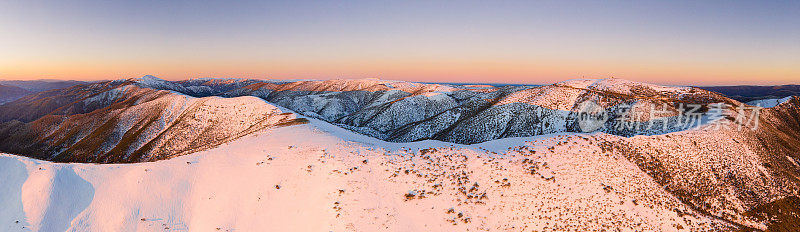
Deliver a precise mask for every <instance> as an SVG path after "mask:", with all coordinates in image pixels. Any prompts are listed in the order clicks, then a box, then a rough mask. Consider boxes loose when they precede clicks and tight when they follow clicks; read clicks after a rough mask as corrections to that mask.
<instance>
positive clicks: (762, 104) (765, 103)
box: [747, 96, 792, 108]
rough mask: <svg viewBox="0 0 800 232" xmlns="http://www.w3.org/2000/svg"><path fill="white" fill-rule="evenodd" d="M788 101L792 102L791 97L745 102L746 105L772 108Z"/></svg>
mask: <svg viewBox="0 0 800 232" xmlns="http://www.w3.org/2000/svg"><path fill="white" fill-rule="evenodd" d="M789 100H792V96H789V97H785V98H780V99H764V100H755V101H750V102H747V104H748V105H751V106H759V107H764V108H772V107H775V106H778V105H780V104H783V103H785V102H788V101H789Z"/></svg>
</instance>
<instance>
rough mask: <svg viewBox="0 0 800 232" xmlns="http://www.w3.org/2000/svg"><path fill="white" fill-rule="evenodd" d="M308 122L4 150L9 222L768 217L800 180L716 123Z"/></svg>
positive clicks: (707, 225)
mask: <svg viewBox="0 0 800 232" xmlns="http://www.w3.org/2000/svg"><path fill="white" fill-rule="evenodd" d="M310 120H311V121H310V122H311V123H309V124H301V125H295V126H290V127H280V128H273V129H267V130H262V131H260V132H258V133H255V134H251V135H248V136H245V137H243V138H241V139H238V140H235V141H231V142H228V143H227V144H224V145H221V146H219V147H216V148H213V149H209V150H205V151H201V152H198V153H194V154H190V155H185V156H180V157H176V158H172V159H169V160H162V161H157V162H150V163H137V164H103V165H95V164H59V163H50V162H46V161H38V160H33V159H29V158H23V157H19V156H14V155H0V175H3V176H4V177H5V178H4V182H3V186H4V188H0V202H1V203H2V204H3V205H4V206H7V207H5V208H2V209H0V228H2V230H5V231H26V230H34V231H37V230H38V231H62V230H67V231H162V230H171V231H217V230H219V231H264V230H266V231H320V230H325V231H467V230H470V231H474V230H493V231H494V230H511V231H517V230H525V231H528V230H537V231H565V230H580V231H587V230H603V229H605V230H630V231H709V230H710V231H725V230H733V229H737V228H738V229H742V228H744V229H766V228H767V225H774V224H773V223H776V222H775V221H770V220H767V219H758V218H757V217H753V216H749V215H751V214H748V212H750V210H751V209H754V208H757V207H759V206H770V205H769V203H770V202H773V201H780V200H785V199H789V200H791V199H793V198H791V196H792V195H793V194H797V192H796V191H797V189H798V188H797V183H796V182H793V181H791V180H787V179H785V177H786V176H785V175H784V174H781V171H780V169H779V168H777V167H779V166H780V165H783V164H781V163H786V164H788V165H797V164H796V163H795V164H792V163H791V162H789V161H788V160H787V161H784V162H769V163H771V164H773V165H775V166H767V165H765V163H764V162H766V161H764V160H763V158H765V157H761V156H759V155H760V151H755V150H751V149H753V148H752V147H749V146H748V145H747V144H746V143H748V142H746V141H749V139H748V138H746V136H745V135H736V134H727V133H723V134H718V135H715V134H714V133H712V131H711V130H710V129H709V128H710V127H711V126H713V125H707V126H705V127H703V128H699V129H696V130H691V131H686V132H679V133H671V134H668V135H659V136H635V137H630V138H626V137H619V136H613V135H609V134H605V133H592V134H569V133H567V134H564V133H561V134H551V135H545V136H536V137H518V138H506V139H500V140H495V141H489V142H484V143H478V144H473V145H460V144H453V143H447V142H441V141H432V140H427V141H419V142H413V143H391V142H385V141H382V140H378V139H375V138H371V137H367V136H363V135H360V134H356V133H354V132H351V131H348V130H345V129H342V128H339V127H336V126H334V125H331V124H328V123H326V122H324V121H320V120H316V119H310ZM732 140H735V141H740V142H742V144H736V143H734V142H732ZM726 144H727V145H733V144H736V145H735V146H733V147H724V146H723V145H726ZM787 157H796V155H793V156H787ZM786 159H788V158H786ZM784 168H792V167H784ZM794 168H800V166H796V167H794ZM795 170H797V169H795ZM784 171H785V170H784ZM793 191H794V192H793ZM751 194H757V197H754V198H748V197H749V196H753V195H751ZM761 202H765V203H761ZM758 212H761V211H758ZM773 213H774V212H771V211H769V213H765V214H764V215H768V217H767V218H777V217H776V216H775V214H773ZM770 215H771V216H770Z"/></svg>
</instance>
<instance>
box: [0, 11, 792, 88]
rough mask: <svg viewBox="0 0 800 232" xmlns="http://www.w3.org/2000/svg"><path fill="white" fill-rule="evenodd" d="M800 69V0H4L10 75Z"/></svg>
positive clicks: (515, 79)
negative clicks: (410, 0) (417, 0)
mask: <svg viewBox="0 0 800 232" xmlns="http://www.w3.org/2000/svg"><path fill="white" fill-rule="evenodd" d="M146 74H151V75H155V76H158V77H160V78H163V79H169V80H179V79H188V78H199V77H242V78H261V79H332V78H367V77H376V78H381V79H395V80H410V81H425V82H481V83H486V82H491V83H527V84H543V83H552V82H556V81H560V80H565V79H573V78H581V77H585V78H603V77H611V76H613V77H618V78H624V79H629V80H636V81H644V82H650V83H657V84H687V85H688V84H690V85H731V84H763V85H767V84H800V1H661V2H659V1H419V2H409V1H163V0H162V1H148V0H145V1H35V0H26V1H18V0H4V1H0V79H45V78H46V79H73V80H101V79H121V78H131V77H140V76H143V75H146Z"/></svg>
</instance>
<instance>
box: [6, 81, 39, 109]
mask: <svg viewBox="0 0 800 232" xmlns="http://www.w3.org/2000/svg"><path fill="white" fill-rule="evenodd" d="M31 93H33V92H31V91H28V90H26V89H23V88H20V87H16V86H10V85H2V84H0V104H3V103H6V102H10V101H14V100H17V99H19V98H21V97H23V96H25V95H28V94H31Z"/></svg>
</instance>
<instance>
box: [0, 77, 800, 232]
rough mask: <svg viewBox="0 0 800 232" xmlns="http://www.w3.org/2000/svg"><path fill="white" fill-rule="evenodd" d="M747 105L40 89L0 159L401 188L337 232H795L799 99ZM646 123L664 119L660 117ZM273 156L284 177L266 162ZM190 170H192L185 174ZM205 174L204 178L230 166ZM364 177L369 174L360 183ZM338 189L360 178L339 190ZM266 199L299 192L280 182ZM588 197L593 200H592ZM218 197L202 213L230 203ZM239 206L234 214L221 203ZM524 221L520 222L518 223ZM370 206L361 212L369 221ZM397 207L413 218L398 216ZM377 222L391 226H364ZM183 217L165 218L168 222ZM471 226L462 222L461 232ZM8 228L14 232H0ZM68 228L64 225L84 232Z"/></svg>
mask: <svg viewBox="0 0 800 232" xmlns="http://www.w3.org/2000/svg"><path fill="white" fill-rule="evenodd" d="M586 102H591V103H592V104H595V105H596V107H598V108H597V109H599V111H594V113H598V114H600V115H603V116H605V117H606V118H605V119H606V120H604V121H601V124H600V125H599V127H597V128H592V129H590V130H586V128H585V127H584V126H583V125H582V124H581V123H583V122H584V121H582V120H584V119H585V118H582V117H583V116H585V115H584V113H586V109H585V108H584V107H585V106H586V105H585V104H584V103H586ZM715 104H724V105H728V106H730V107H732V108H729V109H726V110H724V112H716V111H715V110H714V109H713V108H711V107H710V106H711V105H715ZM749 104H755V103H752V102H751V103H742V102H741V101H739V100H736V99H732V98H729V97H726V95H722V94H719V93H716V92H712V91H708V90H706V89H703V88H696V87H671V86H658V85H652V84H646V83H639V82H633V81H627V80H621V79H613V78H612V79H597V80H594V79H592V80H569V81H563V82H559V83H555V84H552V85H544V86H486V85H455V84H423V83H413V82H404V81H386V80H377V79H362V80H325V81H316V80H303V81H269V80H248V79H193V80H185V81H166V80H161V79H158V78H156V77H153V76H145V77H142V78H134V79H126V80H115V81H103V82H93V83H83V84H79V85H74V86H70V87H66V88H60V89H51V90H45V91H41V92H36V93H32V94H28V95H25V96H23V97H20V98H18V99H16V100H14V101H11V102H8V103H5V104H2V105H0V151H1V152H5V153H9V154H15V155H19V156H25V157H30V158H35V159H39V160H47V161H54V162H80V163H142V162H153V161H159V162H156V163H154V164H153V165H155V166H141V167H148V168H154V169H160V168H161V169H164V170H165V173H166V170H168V169H175V168H178V169H181V170H182V169H184V168H187V167H184V166H186V165H189V166H191V165H193V163H194V162H199V161H198V160H207V159H213V160H218V161H217V162H215V163H224V164H225V165H228V164H229V163H236V164H230V165H234V166H235V167H238V168H237V169H241V170H250V168H252V167H251V166H252V163H241V164H238V162H239V161H223V160H225V159H234V158H233V157H239V158H236V159H246V160H252V159H256V156H258V157H261V156H262V155H263V152H266V154H267V157H269V158H264V159H266V160H262V158H263V157H261V158H258V160H260V161H257V162H256V163H255V165H256V166H260V165H262V164H264V165H267V164H269V163H272V162H289V163H283V164H281V165H283V166H279V167H292V169H286V170H285V171H286V172H291V173H294V171H296V170H303V172H301V173H300V174H296V175H297V176H296V177H297V179H292V180H288V179H287V180H284V181H285V182H290V181H294V182H298V181H301V182H302V181H312V182H313V181H322V182H325V181H339V180H342V181H343V182H342V183H341V185H336V186H329V187H330V188H340V187H341V186H349V187H348V188H349V189H348V190H346V191H345V190H342V191H341V192H338V193H335V194H338V196H344V195H346V194H355V195H353V196H356V195H357V196H359V197H368V198H372V197H374V196H373V195H372V194H373V192H372V191H379V190H377V189H375V188H373V187H363V186H353V185H349V184H345V183H346V182H347V181H344V180H349V181H350V182H353V183H355V182H359V183H361V182H363V183H369V186H383V185H392V184H391V183H395V184H397V185H398V186H403V188H406V187H407V188H410V189H405V190H404V189H400V188H394V187H388V186H387V187H385V188H386V189H391V190H386V191H389V192H387V193H386V194H389V195H390V196H394V195H396V196H395V197H396V198H389V199H384V198H376V199H375V201H377V202H385V203H386V204H388V205H392V206H391V207H399V208H391V207H390V208H374V207H373V206H369V205H360V203H355V202H357V200H356V199H358V198H352V199H351V198H346V199H348V200H351V203H352V204H354V205H352V207H355V208H357V209H359V210H355V211H353V210H354V209H346V210H344V211H341V212H340V211H339V210H334V211H333V212H332V213H333V214H334V215H336V218H338V217H339V216H342V217H343V218H344V219H342V220H345V221H344V222H342V223H343V224H339V222H330V223H331V224H324V225H328V226H332V227H336V226H343V229H344V228H345V227H347V226H348V224H347V223H351V224H353V226H355V227H357V228H374V229H377V228H382V227H380V226H378V225H372V224H369V223H370V222H368V221H369V220H367V221H364V220H363V219H359V218H363V217H364V216H367V215H376V216H375V218H377V219H375V220H378V219H380V220H387V222H385V223H386V224H387V225H394V227H392V228H393V229H395V230H400V228H405V227H403V225H398V224H397V223H398V222H397V220H396V219H391V218H393V217H409V216H408V215H409V214H408V213H412V212H417V213H420V212H422V211H420V210H422V208H414V207H423V206H424V207H428V206H431V207H432V208H436V207H439V208H441V207H443V206H445V205H447V207H450V205H453V206H452V207H454V208H460V209H461V210H464V211H463V212H455V211H454V212H451V210H449V209H447V208H446V207H445V209H446V210H445V209H441V212H439V211H436V212H437V213H435V214H433V213H431V214H432V215H435V218H438V217H441V216H442V215H444V216H443V217H444V218H445V219H443V220H439V221H433V222H430V223H433V224H430V223H429V224H424V226H435V227H437V228H439V226H445V225H446V224H453V225H455V226H459V227H455V228H459V229H481V228H483V229H486V228H493V229H505V230H515V229H520V228H523V226H525V227H527V226H531V227H532V228H538V229H539V230H548V229H545V228H549V229H550V230H562V229H578V230H587V229H602V228H604V227H603V226H604V225H605V226H607V225H609V224H610V225H614V223H620V224H619V225H620V226H625V227H628V228H631V229H634V230H684V229H691V230H712V231H718V230H722V231H724V230H776V231H780V230H781V229H786V230H793V229H797V227H796V225H798V222H800V217H798V216H797V215H798V212H800V207H797V204H795V202H798V201H800V198H798V196H800V179H798V177H799V176H800V164H798V162H800V161H799V160H800V98H798V97H787V98H784V99H781V100H775V101H774V102H772V103H770V104H769V105H765V106H767V107H769V108H753V107H752V105H749ZM687 105H699V106H702V107H700V108H699V109H698V111H697V112H694V113H695V115H694V116H697V117H698V120H697V121H695V122H694V123H690V125H688V126H687V125H686V124H685V123H683V121H682V119H684V118H686V117H687V116H690V115H688V113H687V112H685V111H684V107H685V106H687ZM737 108H744V109H747V110H736V109H737ZM654 109H657V110H658V112H659V113H658V114H653V110H654ZM718 113H724V114H718ZM745 117H755V119H756V120H755V121H753V122H758V124H757V126H753V125H749V124H746V122H743V121H741V120H739V119H742V118H745ZM259 136H267V137H263V138H262V137H259ZM259 138H262V139H259ZM306 140H308V141H306ZM241 141H250V142H241ZM237 144H238V145H237ZM261 144H268V145H266V146H262V145H261ZM301 145H302V146H301ZM298 146H301V147H302V148H298ZM492 147H496V148H492ZM497 147H499V148H497ZM411 148H415V149H411ZM259 149H263V150H259ZM298 149H299V150H298ZM234 151H239V152H234ZM242 151H246V152H243V153H242ZM239 153H241V154H239ZM197 154H199V156H194V155H197ZM236 154H239V155H236ZM273 155H274V157H275V159H278V160H284V159H285V160H287V161H274V160H273ZM184 156H186V157H188V158H185V157H184ZM9 157H10V156H9ZM192 157H194V158H192ZM226 157H228V158H226ZM175 160H179V161H180V162H179V161H175ZM184 161H185V162H186V164H182V166H180V167H178V166H176V165H180V163H183V162H184ZM25 162H28V161H25ZM264 162H266V163H264ZM36 165H45V164H36ZM52 165H56V164H52ZM130 165H139V164H130ZM158 165H164V166H160V167H159V166H158ZM208 165H209V166H200V167H203V168H209V170H217V169H220V168H222V167H223V166H219V165H223V164H208ZM236 165H241V166H236ZM244 165H247V166H244ZM376 165H378V166H376ZM29 167H34V166H29ZM41 167H43V168H45V169H46V168H47V167H51V168H54V167H55V166H51V164H46V165H45V166H41ZM59 167H62V166H59ZM64 167H69V168H73V166H64ZM79 167H83V166H74V169H75V170H78V172H80V173H84V174H82V175H84V176H93V175H100V174H99V173H106V172H107V171H106V170H105V169H97V170H96V171H81V170H83V169H81V168H79ZM125 167H130V168H138V167H140V166H125ZM225 167H228V166H225ZM231 167H233V166H231ZM148 168H145V170H147V169H148ZM188 168H191V167H188ZM359 168H361V170H359V171H357V170H358V169H359ZM365 168H367V170H369V173H362V174H358V173H361V172H364V170H363V169H365ZM31 170H35V169H31ZM91 170H95V168H91ZM126 170H127V169H126ZM259 170H260V169H259ZM276 170H277V169H276ZM280 170H283V169H280ZM314 170H325V171H323V172H322V173H323V174H313V173H319V172H320V171H314ZM334 170H335V171H334ZM126 172H133V169H131V170H130V171H126ZM306 172H307V173H308V174H304V173H306ZM373 172H374V173H373ZM92 173H95V174H92ZM187 173H195V172H194V171H192V172H187ZM231 173H239V174H237V175H245V176H247V177H248V178H254V179H256V180H257V179H259V178H273V177H267V176H257V175H255V174H254V173H260V172H256V171H253V172H250V171H247V172H244V171H242V172H240V171H237V170H233V169H232V170H231ZM248 173H249V174H248ZM346 173H351V175H350V176H346V177H345V176H344V175H345V174H346ZM378 174H379V175H378ZM30 175H33V174H30ZM103 175H105V174H103ZM115 175H116V174H115ZM137 175H138V174H137ZM171 175H178V176H183V175H187V176H185V178H189V179H191V180H192V181H189V182H192V183H195V182H197V183H198V184H197V185H198V186H205V185H202V184H199V183H205V182H198V181H200V180H206V179H208V178H210V177H205V176H202V177H201V176H192V175H195V174H174V173H173V174H171ZM292 175H295V174H292ZM386 176H388V177H386ZM504 176H505V177H504ZM53 178H55V177H53ZM120 178H123V176H120ZM142 178H144V177H142ZM175 178H178V177H175ZM180 178H184V177H180ZM193 178H197V179H193ZM320 178H322V179H320ZM331 178H333V179H331ZM352 178H356V179H352ZM360 178H366V179H360ZM469 178H473V179H469ZM503 178H506V179H503ZM79 179H80V178H79ZM90 179H91V178H90ZM166 179H168V180H172V179H171V178H166ZM478 179H479V180H478ZM131 180H133V179H131ZM154 181H158V180H154ZM165 181H166V180H165ZM89 182H91V183H92V184H93V185H98V184H100V182H92V181H89ZM512 182H513V184H512ZM165 183H166V182H165ZM336 183H339V182H336ZM479 183H480V184H479ZM550 183H552V185H551V184H550ZM137 184H142V183H140V182H137ZM137 184H134V185H137ZM253 184H254V185H255V186H262V184H256V183H253ZM148 186H149V185H148ZM191 186H194V185H191ZM265 186H267V185H265ZM509 186H512V187H509ZM95 187H97V186H95ZM262 187H263V186H262ZM267 187H271V188H273V189H282V188H289V189H292V185H289V186H283V184H277V185H274V186H273V185H268V186H267ZM242 188H247V189H250V187H242ZM342 188H343V187H342ZM312 189H313V188H312ZM580 189H584V190H583V191H586V192H589V193H591V194H589V195H583V193H581V191H578V190H580ZM109 191H110V190H109ZM115 191H116V190H114V191H111V192H115ZM204 191H205V190H204ZM248 191H249V190H248ZM253 191H256V190H253ZM262 191H264V190H263V189H261V190H257V193H258V194H261V192H262ZM274 191H277V190H274ZM288 191H293V194H300V195H309V198H308V199H309V200H310V201H315V200H313V199H318V200H320V201H322V200H330V196H331V195H325V194H321V195H319V197H321V198H315V197H317V196H318V195H315V194H314V193H315V192H314V191H316V190H301V189H296V190H288ZM326 191H327V190H326ZM332 191H334V190H332ZM336 191H338V190H336ZM349 191H352V193H351V192H349ZM365 191H366V192H365ZM111 192H109V193H107V194H111ZM201 192H202V191H201ZM245 192H247V191H245ZM0 193H1V192H0ZM247 193H252V194H256V195H258V194H257V193H256V192H247ZM98 194H106V193H102V192H101V193H98ZM174 194H178V195H181V196H183V197H188V198H183V197H181V198H176V199H180V200H181V201H183V200H186V201H189V198H191V199H195V198H197V197H199V196H195V195H186V196H184V195H182V194H188V192H186V193H184V192H180V193H174ZM229 194H238V193H229ZM335 194H334V195H335ZM375 194H378V193H377V192H375ZM481 194H483V195H481ZM212 195H213V196H211V195H209V196H205V195H203V197H210V198H209V199H211V198H213V197H222V198H226V196H233V195H215V194H212ZM97 196H98V195H96V194H95V196H94V197H93V198H91V199H97ZM254 196H255V195H254ZM323 196H324V197H323ZM132 197H137V196H132ZM423 198H425V200H419V199H423ZM91 199H90V200H91ZM258 199H259V200H260V199H261V197H259V198H258ZM337 199H338V198H337ZM533 199H538V200H536V201H533ZM548 199H549V200H548ZM236 202H239V201H238V200H236V199H234V198H231V199H229V203H236ZM336 202H339V201H336ZM410 202H414V203H413V204H412V203H410ZM426 202H427V203H426ZM543 202H552V204H554V206H552V207H551V206H548V205H542V203H543ZM583 203H586V205H584V204H583ZM198 204H200V203H198ZM237 204H238V203H237ZM343 204H344V203H343ZM407 204H411V205H407ZM420 204H421V206H420ZM415 205H416V206H415ZM522 205H525V206H524V207H523V206H522ZM339 206H340V204H335V205H334V206H333V207H334V209H336V207H339ZM490 206H491V207H490ZM518 206H519V207H521V208H515V207H518ZM154 207H155V206H154ZM309 207H311V206H309ZM362 207H363V210H365V211H360V210H361V209H362ZM406 207H411V208H413V209H414V210H411V208H406ZM580 207H585V208H580ZM312 208H313V207H312ZM89 209H92V210H95V209H94V208H92V207H91V206H90V207H89ZM398 209H404V210H410V211H400V212H401V214H394V213H390V212H392V211H394V210H398ZM96 210H100V209H96ZM121 210H123V211H127V210H134V209H132V208H124V209H121ZM254 210H256V209H254ZM258 210H261V209H258ZM526 210H536V211H535V212H533V213H531V212H528V211H526ZM609 210H611V211H609ZM45 211H46V210H45ZM372 211H377V212H381V213H380V214H370V213H367V212H372ZM445 211H446V212H445ZM583 211H586V212H589V214H588V215H587V214H584V212H583ZM176 212H177V211H176ZM176 212H172V213H168V214H169V215H172V216H175V215H177V214H175V213H176ZM258 212H261V211H258ZM314 212H317V211H314ZM319 212H320V213H321V214H320V215H322V214H324V213H322V212H323V211H319ZM325 212H327V211H325ZM384 212H385V213H386V215H387V216H383V215H382V214H383V213H384ZM517 212H520V213H524V214H518V213H517ZM232 213H234V214H237V215H238V213H239V212H238V211H234V212H232ZM264 213H267V214H269V213H272V211H269V210H267V211H264ZM337 213H338V214H337ZM462 213H463V214H468V216H467V217H469V218H470V219H469V220H465V219H464V218H465V217H464V216H463V215H461V214H462ZM440 214H441V215H440ZM456 214H459V216H454V215H456ZM0 215H3V214H2V213H0ZM81 215H83V216H75V217H76V218H77V219H74V218H72V219H69V220H79V219H80V218H84V219H85V220H88V222H85V223H90V224H91V223H100V222H96V221H95V220H89V219H86V218H89V217H92V216H91V214H89V215H87V214H81ZM180 215H183V214H180ZM325 215H327V214H325ZM391 215H395V216H392V217H389V216H391ZM172 216H170V217H172ZM175 217H177V218H178V219H176V220H189V219H191V218H192V216H191V215H189V216H185V215H184V216H175ZM184 217H188V218H184ZM181 218H182V219H181ZM512 218H516V219H512ZM642 218H647V219H642ZM81 220H83V219H81ZM131 220H134V222H131V221H130V220H127V219H126V221H125V222H124V223H123V224H125V225H128V224H129V223H144V222H147V220H148V219H147V218H142V220H141V222H136V221H138V219H137V218H133V219H131ZM292 220H294V219H292ZM320 220H322V219H320ZM326 220H327V219H325V220H322V221H323V222H324V221H326ZM392 220H394V221H392ZM418 220H422V221H425V220H427V219H422V218H419V219H418ZM450 220H452V221H450ZM470 220H471V222H470ZM640 220H645V221H640ZM45 221H46V220H45ZM290 221H291V220H290ZM323 222H320V223H323ZM40 223H41V222H40ZM364 223H367V224H369V225H367V224H364ZM426 223H428V222H426ZM442 223H444V224H442ZM551 223H552V224H551ZM637 223H638V224H637ZM35 224H36V223H33V224H32V225H35ZM3 225H11V224H2V221H0V226H3ZM42 225H44V224H42ZM59 225H60V224H59ZM165 225H166V224H165ZM321 225H322V224H321ZM75 226H76V225H75V224H72V225H71V227H70V226H66V227H67V228H81V227H75ZM115 226H118V225H115ZM209 226H210V225H209ZM372 226H377V227H372ZM406 226H410V225H406ZM417 226H422V225H417ZM558 226H563V227H558ZM664 226H666V227H664ZM188 227H189V228H192V227H191V226H188ZM0 228H1V227H0ZM54 228H61V227H54ZM195 228H197V227H195ZM233 228H235V227H233ZM347 228H349V227H347ZM419 228H424V227H419ZM444 228H447V227H444ZM665 228H666V229H665ZM384 229H385V228H384ZM606 229H610V228H606Z"/></svg>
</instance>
